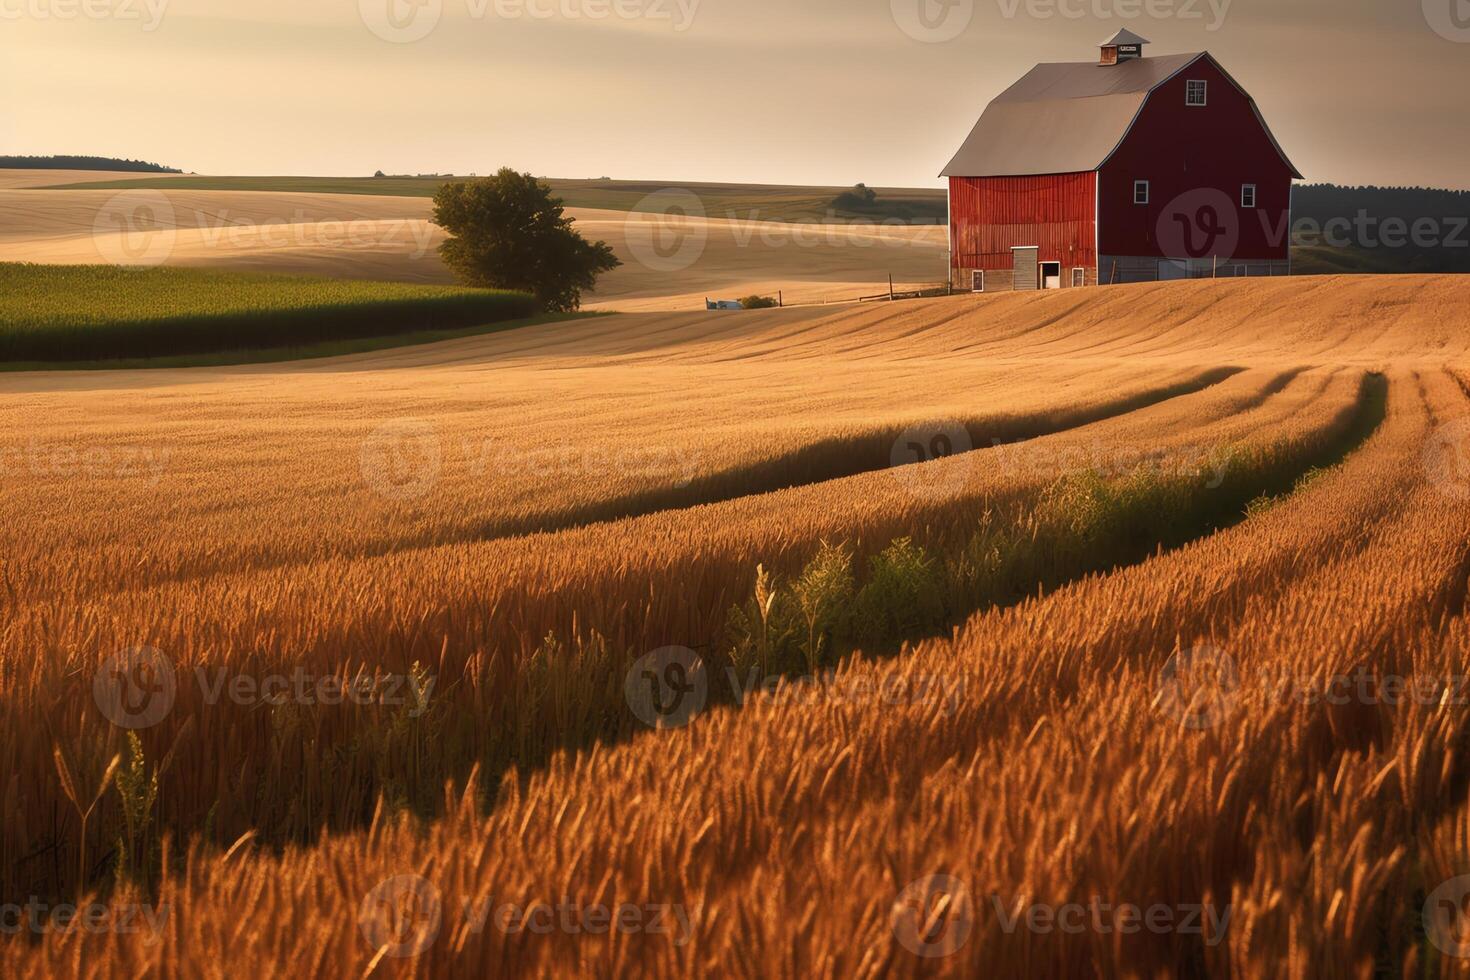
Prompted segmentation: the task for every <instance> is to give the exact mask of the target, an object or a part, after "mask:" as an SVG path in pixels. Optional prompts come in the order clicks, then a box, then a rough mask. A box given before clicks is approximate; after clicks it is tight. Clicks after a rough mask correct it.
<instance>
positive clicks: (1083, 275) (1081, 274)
mask: <svg viewBox="0 0 1470 980" xmlns="http://www.w3.org/2000/svg"><path fill="white" fill-rule="evenodd" d="M1085 285H1087V270H1086V269H1084V268H1083V267H1082V266H1080V265H1078V266H1073V267H1072V288H1073V289H1076V288H1077V287H1078V286H1085Z"/></svg>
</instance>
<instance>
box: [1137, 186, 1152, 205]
mask: <svg viewBox="0 0 1470 980" xmlns="http://www.w3.org/2000/svg"><path fill="white" fill-rule="evenodd" d="M1140 188H1142V190H1143V200H1141V201H1140V200H1139V199H1138V191H1139V189H1140ZM1150 190H1151V188H1150V187H1149V182H1148V181H1146V180H1135V181H1134V182H1133V203H1134V204H1135V205H1139V206H1141V205H1144V204H1147V203H1148V198H1149V191H1150Z"/></svg>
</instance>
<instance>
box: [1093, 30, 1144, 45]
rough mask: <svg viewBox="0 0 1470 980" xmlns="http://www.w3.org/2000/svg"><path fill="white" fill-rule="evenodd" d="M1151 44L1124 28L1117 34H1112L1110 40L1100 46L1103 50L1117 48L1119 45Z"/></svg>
mask: <svg viewBox="0 0 1470 980" xmlns="http://www.w3.org/2000/svg"><path fill="white" fill-rule="evenodd" d="M1152 43H1153V42H1152V41H1150V40H1149V39H1148V38H1146V37H1139V36H1138V35H1137V34H1134V33H1133V32H1132V31H1130V30H1129V29H1128V28H1126V27H1125V28H1123V29H1122V30H1121V31H1119V32H1118V33H1116V34H1114V35H1113V36H1112V37H1111V38H1109V39H1108V40H1106V41H1104V42H1103V43H1102V46H1103V47H1105V48H1113V47H1117V46H1118V45H1120V44H1152Z"/></svg>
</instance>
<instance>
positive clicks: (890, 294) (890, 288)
mask: <svg viewBox="0 0 1470 980" xmlns="http://www.w3.org/2000/svg"><path fill="white" fill-rule="evenodd" d="M888 302H890V303H892V302H893V273H891V272H890V273H888Z"/></svg>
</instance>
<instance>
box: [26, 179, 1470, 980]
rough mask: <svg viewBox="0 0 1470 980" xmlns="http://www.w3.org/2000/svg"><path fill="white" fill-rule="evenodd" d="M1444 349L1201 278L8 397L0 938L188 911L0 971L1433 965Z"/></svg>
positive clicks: (1451, 479) (1446, 313) (1447, 532)
mask: <svg viewBox="0 0 1470 980" xmlns="http://www.w3.org/2000/svg"><path fill="white" fill-rule="evenodd" d="M36 193H39V192H36ZM68 193H76V192H68ZM179 193H184V192H179ZM201 193H202V192H201ZM1467 309H1470V281H1466V280H1462V279H1456V278H1448V277H1444V278H1430V277H1403V278H1395V279H1374V278H1361V279H1336V278H1327V279H1322V280H1316V281H1313V282H1311V283H1310V284H1309V285H1305V286H1304V285H1302V284H1301V283H1300V282H1289V281H1284V280H1277V281H1259V282H1221V283H1211V282H1198V283H1182V284H1161V285H1153V286H1139V287H1117V288H1113V289H1108V290H1085V291H1076V292H1067V293H1063V294H1052V295H1037V296H1026V295H1006V296H994V297H990V296H987V297H969V296H966V297H955V298H952V299H945V300H934V301H922V302H914V303H903V304H892V305H887V304H885V305H882V306H877V307H857V306H848V307H838V308H834V309H829V310H823V309H820V308H806V309H792V310H771V311H750V312H742V313H732V314H728V315H722V316H718V317H711V316H706V315H695V314H669V313H662V314H653V313H649V314H630V315H625V316H619V317H614V318H607V319H594V320H590V321H581V322H572V323H559V324H544V325H539V326H534V327H528V328H524V329H521V330H516V331H510V332H506V333H502V334H495V335H488V336H483V337H474V338H468V339H464V340H458V341H452V342H448V343H443V344H436V345H431V346H425V347H419V348H411V349H403V350H393V351H384V352H377V353H373V354H365V355H360V356H353V357H344V358H336V359H329V360H322V361H316V362H310V363H303V364H299V365H282V366H269V367H264V366H255V367H237V368H228V369H198V370H189V371H169V370H158V371H134V372H125V371H119V372H97V373H88V374H86V375H77V374H66V373H32V374H16V375H8V376H0V420H3V424H0V473H3V476H4V479H5V487H6V492H5V500H6V507H7V517H8V518H9V519H8V520H7V521H6V522H5V523H4V524H3V525H0V540H3V548H0V554H3V556H4V565H3V576H0V581H3V586H4V588H3V590H0V608H3V613H4V615H3V617H0V651H4V652H3V654H0V658H3V659H0V762H3V771H4V772H5V773H6V777H5V783H4V785H3V787H0V791H3V795H4V799H5V809H6V813H7V814H9V815H11V816H10V817H9V818H8V819H7V820H6V821H5V822H4V824H3V825H0V894H3V895H4V896H5V898H6V900H7V901H10V900H12V897H24V896H28V895H36V896H42V897H44V900H46V901H48V902H55V901H58V900H67V899H72V898H75V897H76V896H78V895H85V894H95V895H96V896H98V898H99V900H100V901H103V902H107V903H111V904H110V905H109V907H110V908H112V909H113V910H114V911H115V914H117V915H122V914H123V913H124V911H125V910H127V909H129V908H133V909H136V908H137V907H138V904H139V903H141V905H142V906H143V907H144V909H145V910H147V911H149V912H152V913H158V912H160V911H166V917H167V925H166V927H163V926H159V927H156V928H154V927H144V926H140V927H139V928H138V929H136V930H133V931H125V930H122V929H110V930H98V931H96V932H85V931H81V930H72V931H70V932H63V931H60V930H56V929H52V930H43V931H46V932H47V933H48V934H46V935H43V936H41V937H39V938H38V939H37V940H36V941H35V942H30V943H24V942H7V943H6V944H5V945H3V946H0V961H3V962H4V963H5V969H6V972H7V973H15V974H17V975H22V974H30V975H46V974H73V973H78V972H82V973H85V972H88V970H89V966H88V964H105V966H104V967H103V968H102V969H101V972H107V973H126V974H130V975H160V976H172V975H180V976H182V975H190V976H192V975H217V974H219V973H220V972H221V970H222V969H223V967H222V966H221V965H222V964H225V963H228V964H229V965H230V967H229V968H230V969H231V970H240V971H248V972H252V973H258V974H261V975H278V974H279V975H284V974H301V975H332V976H336V975H344V976H345V975H349V974H350V975H355V976H363V975H405V976H409V975H411V976H464V975H572V974H576V975H588V974H590V975H625V974H633V973H639V974H649V975H654V976H690V975H696V976H729V975H740V976H824V977H828V976H830V977H838V976H844V977H845V976H884V975H893V976H919V975H923V976H929V975H946V976H975V975H996V976H1026V975H1093V974H1097V975H1109V976H1111V975H1140V976H1156V975H1158V976H1162V975H1175V976H1195V975H1203V974H1207V973H1208V974H1212V975H1241V976H1265V975H1273V976H1274V975H1279V974H1283V973H1284V974H1286V975H1290V976H1300V977H1307V976H1317V975H1334V976H1343V975H1347V976H1363V977H1368V976H1373V975H1375V973H1378V974H1383V973H1389V974H1393V975H1398V974H1403V975H1414V976H1420V975H1431V976H1435V975H1438V976H1447V975H1462V974H1464V973H1465V972H1466V970H1465V968H1464V963H1465V962H1467V961H1465V960H1461V959H1459V958H1458V954H1457V953H1455V952H1454V950H1455V948H1456V946H1455V944H1456V942H1457V941H1458V939H1457V936H1456V935H1454V934H1452V931H1447V929H1448V927H1447V926H1446V925H1445V923H1442V922H1440V921H1439V920H1438V919H1436V918H1435V917H1434V916H1435V915H1438V914H1439V912H1438V909H1439V908H1440V906H1438V905H1435V904H1434V903H1433V902H1432V901H1430V898H1432V897H1433V895H1434V894H1439V893H1438V892H1437V891H1436V890H1437V889H1438V888H1439V887H1440V885H1441V883H1445V882H1454V881H1455V880H1456V879H1457V877H1458V876H1461V875H1465V874H1467V873H1470V844H1467V843H1466V840H1467V833H1470V831H1467V829H1466V828H1467V827H1470V823H1467V816H1466V814H1467V813H1470V807H1467V797H1466V793H1467V787H1470V769H1467V768H1466V761H1465V759H1464V758H1462V756H1463V754H1464V753H1463V749H1462V746H1463V744H1464V743H1465V742H1466V739H1467V737H1470V722H1467V715H1466V708H1465V702H1464V697H1463V695H1464V692H1463V691H1461V692H1459V693H1458V694H1457V693H1456V685H1457V684H1458V683H1459V681H1460V679H1462V678H1463V677H1465V676H1466V675H1467V674H1470V670H1467V669H1466V661H1467V656H1470V626H1467V624H1466V622H1465V619H1464V616H1465V597H1466V591H1467V576H1470V535H1467V528H1470V329H1467V328H1470V323H1467V315H1466V312H1465V311H1466V310H1467ZM670 648H673V649H674V650H675V651H683V652H682V653H679V652H676V653H674V654H665V653H660V651H667V650H669V649H670ZM650 656H655V659H653V660H649V657H650ZM670 656H673V657H674V658H675V659H674V660H673V661H670V660H669V659H668V658H669V657H670ZM659 657H661V658H662V659H658V658H659ZM680 657H684V658H685V659H682V660H681V659H679V658H680ZM671 662H672V663H675V664H676V665H677V666H678V668H679V671H678V672H676V674H677V676H678V677H680V678H681V679H682V680H681V683H682V682H687V683H688V684H690V685H691V686H689V687H686V688H682V689H680V690H682V691H683V692H684V693H685V694H689V693H691V692H694V691H695V690H696V689H697V690H698V698H697V700H698V704H697V705H694V707H693V710H686V711H684V712H683V713H682V714H680V713H677V712H678V711H679V710H680V709H679V708H678V705H680V704H683V703H684V702H683V700H682V698H683V695H682V694H681V695H680V697H679V699H678V700H677V701H676V705H675V708H674V709H672V710H673V711H674V712H675V713H673V714H671V713H669V712H666V711H663V710H662V708H664V707H667V705H664V704H663V703H662V701H661V694H660V691H661V689H660V688H658V686H657V685H659V684H663V683H665V682H667V681H668V678H669V677H671V676H675V675H673V674H670V673H668V672H667V670H668V666H669V664H670V663H671ZM645 664H651V665H652V668H651V672H642V673H641V672H640V671H645V670H647V668H645V667H644V666H643V665H645ZM298 677H304V678H307V679H321V678H331V679H334V681H335V682H338V683H341V682H347V681H354V680H361V681H362V682H363V685H364V686H363V688H362V689H363V690H364V691H366V692H367V696H365V697H364V698H362V699H359V700H356V701H353V700H351V699H346V700H344V699H341V698H339V699H338V700H339V701H342V703H324V701H323V700H316V701H306V700H303V698H302V697H301V689H299V688H289V689H288V688H286V687H277V688H274V689H270V688H269V682H270V680H272V679H276V678H285V679H287V680H288V681H289V682H290V683H292V684H294V683H296V680H295V679H296V678H298ZM644 681H652V682H654V683H655V690H654V705H655V707H657V708H659V709H660V710H659V711H658V712H657V714H658V716H659V717H662V718H663V722H662V723H660V727H658V729H657V730H650V724H649V723H650V716H648V715H647V714H646V713H645V712H644V710H643V709H644V708H646V707H647V705H646V703H645V700H644V699H643V698H642V697H641V695H639V694H638V693H637V692H638V691H639V690H641V689H642V688H641V685H642V684H643V682H644ZM119 684H121V685H122V687H121V688H119V687H118V686H117V685H119ZM134 688H136V690H135V689H134ZM312 690H313V691H315V692H316V693H317V694H318V695H320V692H321V690H322V688H321V687H320V686H315V687H313V688H312ZM1405 690H1413V691H1421V690H1422V692H1423V693H1422V696H1419V695H1415V696H1406V695H1405V693H1404V692H1405ZM119 691H121V692H122V693H123V694H125V695H127V696H126V697H113V698H112V699H111V700H109V694H108V692H112V694H114V695H116V694H117V693H118V692H119ZM288 691H294V693H288ZM390 691H391V692H393V693H392V696H391V697H390V695H389V692H390ZM1344 692H1346V696H1343V695H1344ZM665 693H666V692H665ZM165 694H166V696H164V697H162V700H160V696H162V695H165ZM159 704H162V705H164V707H163V710H162V711H156V710H155V707H156V706H157V705H159ZM119 719H121V722H120V721H119ZM652 721H653V722H654V723H658V718H657V717H654V718H652ZM114 759H117V760H120V762H119V763H118V764H117V767H116V768H113V769H109V765H110V764H111V763H112V762H113V760H114ZM99 786H100V787H101V792H100V793H99V792H98V787H99ZM94 795H96V796H97V797H98V802H97V803H96V804H95V806H91V807H90V808H89V804H91V802H92V798H93V796H94ZM1100 903H1101V904H1106V905H1107V906H1108V909H1109V910H1111V911H1108V912H1104V911H1102V910H1101V908H1100V907H1099V906H1100ZM1124 905H1128V906H1132V907H1136V908H1137V909H1153V908H1161V909H1164V910H1165V911H1166V912H1167V913H1168V914H1169V915H1170V916H1171V917H1173V918H1172V919H1171V924H1170V926H1169V927H1167V928H1163V927H1161V928H1153V927H1152V926H1151V927H1149V928H1134V929H1131V930H1130V929H1128V928H1122V926H1124V925H1126V922H1120V921H1119V920H1118V918H1117V917H1116V916H1117V915H1118V913H1117V909H1118V908H1119V907H1120V906H1124ZM603 906H605V907H607V908H610V909H613V910H615V911H616V912H617V915H618V918H617V919H615V921H614V922H613V923H611V924H610V923H608V922H606V921H604V922H602V923H601V924H600V925H594V924H593V923H590V922H588V920H587V919H586V917H585V910H586V909H587V908H588V907H603ZM1073 907H1077V908H1081V909H1083V910H1084V912H1083V915H1084V918H1085V921H1086V923H1087V924H1086V925H1085V926H1084V927H1083V928H1080V929H1075V930H1074V929H1070V928H1060V927H1058V926H1057V923H1058V921H1061V922H1062V923H1063V924H1065V923H1066V922H1067V920H1066V918H1065V917H1066V916H1067V914H1068V910H1070V909H1072V908H1073ZM508 908H509V909H515V910H519V911H518V912H514V913H506V912H505V911H504V910H505V909H508ZM565 908H573V909H574V911H571V912H566V911H563V910H564V909H565ZM624 908H634V909H635V910H636V913H637V915H636V921H634V918H635V917H634V916H633V915H632V913H629V914H628V916H627V917H626V918H625V917H623V913H622V911H621V910H622V909H624ZM1037 908H1041V909H1044V910H1045V909H1049V910H1051V911H1050V913H1049V914H1050V915H1051V919H1050V920H1049V921H1050V922H1051V927H1049V928H1039V927H1037V926H1036V925H1035V921H1034V920H1028V919H1027V918H1026V917H1027V916H1030V915H1033V910H1034V909H1037ZM1426 909H1428V910H1429V913H1430V914H1429V917H1428V918H1427V919H1426V918H1425V917H1424V916H1423V915H1422V913H1423V912H1424V910H1426ZM540 910H547V914H548V915H549V916H550V919H548V920H547V921H553V922H554V923H560V924H553V925H552V926H551V927H550V928H549V929H540V928H537V927H528V926H527V923H531V924H532V926H534V925H535V924H536V923H538V922H540V921H542V920H541V919H540V918H538V914H539V911H540ZM1058 910H1060V911H1058ZM1447 914H1448V913H1446V915H1447ZM507 915H509V918H507V917H506V916H507ZM1185 915H1192V916H1193V920H1192V921H1194V922H1195V923H1196V924H1197V925H1198V926H1199V928H1198V929H1186V928H1183V927H1182V926H1181V924H1180V922H1179V921H1178V920H1179V918H1181V917H1183V916H1185ZM567 916H570V919H568V918H567ZM1109 916H1111V918H1108V917H1109ZM1059 917H1060V918H1059ZM144 921H146V920H144ZM1028 921H1030V922H1031V924H1030V925H1025V924H1023V925H1020V926H1018V925H1017V923H1018V922H1021V923H1025V922H1028ZM1455 921H1456V920H1454V918H1453V917H1452V916H1451V917H1450V918H1447V919H1446V920H1445V922H1447V923H1448V924H1449V925H1450V926H1453V924H1454V922H1455ZM568 922H570V923H571V924H570V925H568V924H566V923H568ZM1103 923H1105V924H1106V925H1107V926H1108V928H1106V929H1104V928H1103V927H1102V924H1103ZM1134 925H1137V923H1136V922H1135V923H1134ZM1447 950H1448V951H1447Z"/></svg>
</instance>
